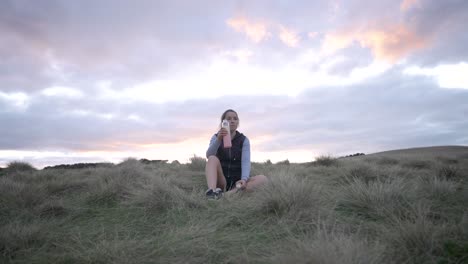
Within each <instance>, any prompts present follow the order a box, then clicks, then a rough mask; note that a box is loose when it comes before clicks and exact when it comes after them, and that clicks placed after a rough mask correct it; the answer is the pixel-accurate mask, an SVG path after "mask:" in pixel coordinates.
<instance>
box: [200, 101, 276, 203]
mask: <svg viewBox="0 0 468 264" xmlns="http://www.w3.org/2000/svg"><path fill="white" fill-rule="evenodd" d="M223 120H227V121H228V122H229V128H230V130H231V131H230V133H231V142H232V147H230V148H224V144H223V137H224V136H226V135H227V134H228V133H229V132H228V131H227V129H225V128H221V129H220V130H219V131H218V133H217V134H215V135H213V137H211V140H210V146H209V147H208V150H207V151H206V157H207V158H208V162H207V163H206V168H205V173H206V183H207V184H208V190H207V191H206V197H207V198H209V199H218V198H220V197H221V196H222V194H223V192H225V191H229V192H230V191H238V190H247V191H250V190H253V189H254V188H255V187H258V186H259V185H261V184H263V183H264V182H266V180H267V179H266V177H265V176H264V175H257V176H253V177H250V142H249V139H248V138H247V137H246V136H244V135H243V134H242V133H240V132H239V131H237V127H238V126H239V117H238V116H237V113H236V112H235V111H234V110H232V109H228V110H226V111H225V112H224V113H223V114H222V115H221V122H222V121H223Z"/></svg>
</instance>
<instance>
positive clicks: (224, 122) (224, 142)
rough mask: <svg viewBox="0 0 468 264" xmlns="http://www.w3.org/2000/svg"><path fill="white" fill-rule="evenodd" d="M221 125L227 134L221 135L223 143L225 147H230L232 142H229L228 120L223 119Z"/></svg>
mask: <svg viewBox="0 0 468 264" xmlns="http://www.w3.org/2000/svg"><path fill="white" fill-rule="evenodd" d="M221 126H222V127H223V128H225V129H226V130H227V132H228V134H227V135H225V136H224V137H223V145H224V147H225V148H230V147H232V143H231V129H230V128H229V122H228V121H227V120H223V123H222V124H221Z"/></svg>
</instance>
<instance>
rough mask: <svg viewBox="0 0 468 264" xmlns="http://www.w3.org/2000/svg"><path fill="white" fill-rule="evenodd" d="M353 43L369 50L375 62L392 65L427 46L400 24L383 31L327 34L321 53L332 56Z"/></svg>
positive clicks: (426, 41) (363, 30) (421, 39)
mask: <svg viewBox="0 0 468 264" xmlns="http://www.w3.org/2000/svg"><path fill="white" fill-rule="evenodd" d="M354 41H356V42H357V43H359V44H360V45H361V46H362V47H363V48H369V49H370V50H371V51H372V54H373V55H374V57H375V58H376V59H377V60H382V61H387V62H392V63H395V62H397V61H398V60H400V59H403V58H405V57H406V56H408V55H410V54H411V53H412V52H415V51H417V50H420V49H423V48H425V47H426V46H427V45H428V40H426V39H424V38H422V37H420V36H418V35H416V34H415V33H414V32H411V30H410V29H408V28H407V27H406V26H404V25H401V24H400V25H393V26H389V27H386V28H383V29H362V30H354V29H351V30H350V31H348V32H334V33H328V34H326V36H325V39H324V41H323V44H322V51H323V52H324V53H325V54H333V53H334V52H336V51H337V50H340V49H344V48H346V47H349V46H350V45H351V44H353V42H354Z"/></svg>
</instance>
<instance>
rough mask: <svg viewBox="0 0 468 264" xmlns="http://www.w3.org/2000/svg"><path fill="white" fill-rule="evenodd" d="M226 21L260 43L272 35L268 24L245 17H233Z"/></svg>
mask: <svg viewBox="0 0 468 264" xmlns="http://www.w3.org/2000/svg"><path fill="white" fill-rule="evenodd" d="M226 23H227V24H228V25H229V26H230V27H232V28H233V29H235V30H236V31H238V32H242V33H244V34H246V35H247V37H248V38H250V39H251V40H252V41H253V42H255V43H259V42H261V41H262V40H264V39H266V38H268V37H269V36H270V35H271V34H270V33H269V32H268V31H267V25H266V24H264V23H261V22H254V21H251V20H248V19H246V18H244V17H237V18H231V19H228V20H227V21H226Z"/></svg>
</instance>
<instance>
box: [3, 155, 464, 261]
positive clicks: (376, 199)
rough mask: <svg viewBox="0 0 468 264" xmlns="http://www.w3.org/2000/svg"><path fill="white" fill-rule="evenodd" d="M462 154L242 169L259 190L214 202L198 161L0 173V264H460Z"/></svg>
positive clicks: (326, 160)
mask: <svg viewBox="0 0 468 264" xmlns="http://www.w3.org/2000/svg"><path fill="white" fill-rule="evenodd" d="M467 157H468V156H466V157H461V158H460V157H458V158H457V157H454V156H453V155H452V156H448V157H445V158H444V157H443V156H440V155H438V156H435V157H433V158H431V157H428V156H424V157H414V155H413V156H412V158H408V157H406V156H402V157H398V156H395V155H394V153H393V155H392V156H391V157H385V156H378V157H366V156H362V157H352V158H345V159H335V158H333V157H329V156H324V157H322V159H321V160H319V161H317V162H313V163H304V164H294V163H289V162H287V163H286V162H280V163H277V164H273V163H271V162H267V163H253V164H252V174H265V175H267V176H268V179H269V181H268V183H267V184H266V185H265V186H263V187H262V188H260V189H258V190H257V191H256V192H252V193H236V194H233V195H231V196H226V197H224V198H223V199H221V200H218V201H208V200H206V199H205V197H204V190H205V189H206V185H205V184H206V183H205V178H204V164H205V162H206V161H205V159H203V158H198V157H194V158H193V159H192V160H191V162H190V163H189V164H177V163H174V164H167V163H159V164H142V163H140V162H139V161H137V160H134V159H128V160H126V161H124V162H122V163H120V164H117V165H114V166H109V167H101V168H87V169H86V168H83V169H48V170H35V169H28V168H29V166H30V165H29V166H28V164H22V165H21V166H17V167H18V168H20V169H10V170H9V171H8V173H3V172H2V175H1V176H0V262H2V263H290V262H291V263H464V262H466V261H467V260H468V258H467V256H468V228H467V226H468V213H467V211H468V210H467V209H468V207H467V203H466V201H468V190H467V185H468V182H467V177H468V158H467ZM15 166H16V165H15ZM30 167H32V166H30ZM22 168H25V169H22ZM7 170H8V168H7Z"/></svg>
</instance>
